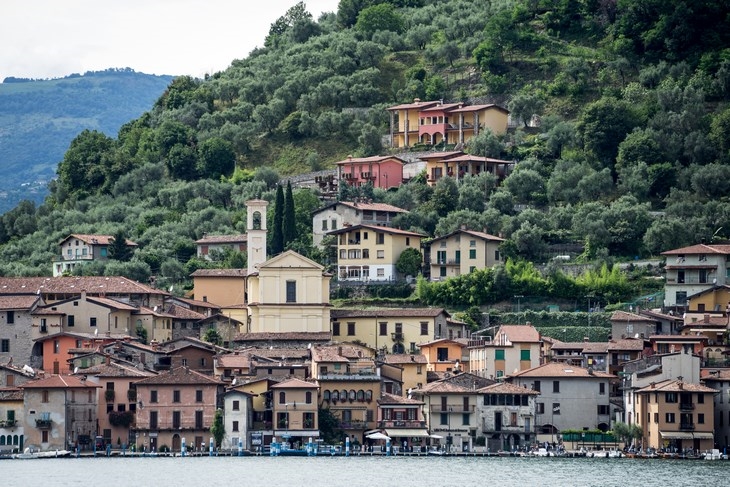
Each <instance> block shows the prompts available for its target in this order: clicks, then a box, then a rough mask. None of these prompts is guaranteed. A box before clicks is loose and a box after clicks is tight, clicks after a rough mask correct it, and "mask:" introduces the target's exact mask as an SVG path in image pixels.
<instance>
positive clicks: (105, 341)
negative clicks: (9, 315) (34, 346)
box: [35, 331, 135, 346]
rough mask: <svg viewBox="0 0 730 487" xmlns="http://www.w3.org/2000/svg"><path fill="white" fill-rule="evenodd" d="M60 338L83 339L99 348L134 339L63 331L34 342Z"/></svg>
mask: <svg viewBox="0 0 730 487" xmlns="http://www.w3.org/2000/svg"><path fill="white" fill-rule="evenodd" d="M60 336H69V337H74V338H82V339H85V340H90V341H93V342H95V343H97V344H99V345H101V346H107V345H111V344H113V343H114V342H117V341H125V340H132V339H135V338H132V337H130V336H129V335H126V334H124V333H109V334H107V333H106V332H103V333H99V334H98V335H97V334H94V333H82V332H73V333H71V332H67V331H64V332H61V333H54V334H52V335H46V336H42V337H39V338H36V340H35V341H37V342H44V341H46V340H52V339H56V338H58V337H60Z"/></svg>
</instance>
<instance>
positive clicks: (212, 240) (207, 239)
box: [195, 233, 248, 245]
mask: <svg viewBox="0 0 730 487" xmlns="http://www.w3.org/2000/svg"><path fill="white" fill-rule="evenodd" d="M246 241H248V235H246V234H245V233H242V234H238V235H205V236H203V238H201V239H198V240H196V241H195V243H196V244H198V245H205V244H226V243H241V242H246Z"/></svg>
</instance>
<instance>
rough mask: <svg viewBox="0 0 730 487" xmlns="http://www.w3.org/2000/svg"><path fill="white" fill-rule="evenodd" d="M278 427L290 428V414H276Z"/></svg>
mask: <svg viewBox="0 0 730 487" xmlns="http://www.w3.org/2000/svg"><path fill="white" fill-rule="evenodd" d="M276 427H277V428H282V429H287V428H288V427H289V413H277V414H276Z"/></svg>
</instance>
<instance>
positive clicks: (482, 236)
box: [431, 229, 504, 243]
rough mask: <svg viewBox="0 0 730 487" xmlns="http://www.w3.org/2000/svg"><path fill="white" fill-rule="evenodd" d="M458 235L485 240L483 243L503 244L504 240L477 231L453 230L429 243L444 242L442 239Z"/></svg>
mask: <svg viewBox="0 0 730 487" xmlns="http://www.w3.org/2000/svg"><path fill="white" fill-rule="evenodd" d="M460 234H465V235H471V236H473V237H476V238H478V239H481V240H485V241H492V242H504V239H503V238H500V237H496V236H494V235H490V234H488V233H484V232H477V231H474V230H461V229H459V230H455V231H453V232H451V233H448V234H446V235H444V236H442V237H436V238H434V239H433V240H431V242H432V243H433V242H438V241H439V240H444V239H447V238H449V237H452V236H454V235H460Z"/></svg>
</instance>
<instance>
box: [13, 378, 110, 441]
mask: <svg viewBox="0 0 730 487" xmlns="http://www.w3.org/2000/svg"><path fill="white" fill-rule="evenodd" d="M97 388H99V385H98V384H94V383H93V382H90V381H88V380H86V379H85V378H84V377H83V376H81V377H75V376H71V375H52V376H48V377H44V378H41V379H37V380H34V381H29V382H26V383H25V384H22V385H21V386H20V389H22V390H23V410H24V411H25V414H24V415H23V419H22V421H23V428H24V434H25V446H26V447H32V448H33V449H34V450H41V451H49V450H65V449H71V448H72V447H74V446H79V447H80V448H81V449H85V450H88V449H92V448H93V441H94V438H95V436H96V431H97V393H96V389H97Z"/></svg>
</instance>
